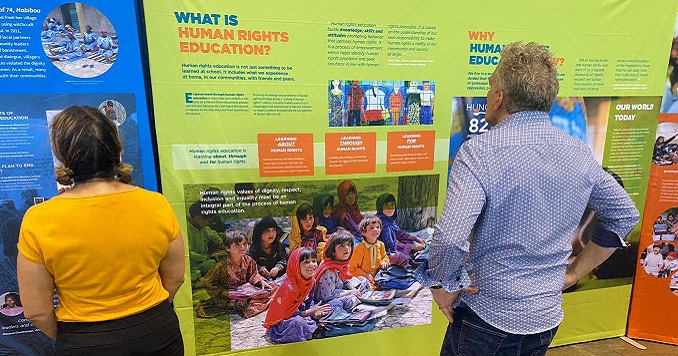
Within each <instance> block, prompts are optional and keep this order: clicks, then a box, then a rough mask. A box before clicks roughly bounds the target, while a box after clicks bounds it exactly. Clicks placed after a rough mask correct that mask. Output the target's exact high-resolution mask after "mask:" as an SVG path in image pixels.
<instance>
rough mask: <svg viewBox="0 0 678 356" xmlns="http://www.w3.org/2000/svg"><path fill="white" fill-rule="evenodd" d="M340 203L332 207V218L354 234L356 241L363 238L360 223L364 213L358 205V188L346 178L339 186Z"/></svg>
mask: <svg viewBox="0 0 678 356" xmlns="http://www.w3.org/2000/svg"><path fill="white" fill-rule="evenodd" d="M337 197H338V198H339V203H337V205H335V206H334V209H332V215H331V216H332V220H334V223H335V224H337V225H338V226H341V227H343V228H344V229H346V230H348V232H350V233H351V234H353V238H354V240H355V242H356V243H357V242H360V241H362V240H363V237H362V234H361V233H360V228H359V227H358V224H360V222H361V221H362V220H363V214H361V213H360V208H359V207H358V189H357V188H356V186H355V184H354V183H353V182H352V181H350V180H345V181H343V182H341V183H339V186H337Z"/></svg>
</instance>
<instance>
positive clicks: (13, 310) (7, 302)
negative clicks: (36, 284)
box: [0, 292, 24, 316]
mask: <svg viewBox="0 0 678 356" xmlns="http://www.w3.org/2000/svg"><path fill="white" fill-rule="evenodd" d="M0 301H2V306H0V313H2V315H5V316H17V315H19V314H21V313H23V312H24V308H23V307H22V306H21V298H19V293H18V292H8V293H4V294H3V295H1V296H0Z"/></svg>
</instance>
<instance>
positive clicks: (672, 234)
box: [652, 207, 678, 242]
mask: <svg viewBox="0 0 678 356" xmlns="http://www.w3.org/2000/svg"><path fill="white" fill-rule="evenodd" d="M676 214H678V207H673V208H669V209H667V210H666V211H664V212H663V213H661V214H659V215H658V216H657V218H656V219H655V220H654V223H653V224H652V240H654V241H671V242H674V241H676V231H678V221H677V220H676Z"/></svg>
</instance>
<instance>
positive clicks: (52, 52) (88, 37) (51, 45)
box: [40, 18, 116, 63]
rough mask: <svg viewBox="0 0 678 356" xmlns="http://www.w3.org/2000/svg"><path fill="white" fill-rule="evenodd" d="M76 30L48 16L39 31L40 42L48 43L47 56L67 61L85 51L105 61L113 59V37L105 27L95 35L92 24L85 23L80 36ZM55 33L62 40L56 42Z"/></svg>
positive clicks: (81, 54) (82, 54) (110, 61)
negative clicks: (83, 30) (60, 36)
mask: <svg viewBox="0 0 678 356" xmlns="http://www.w3.org/2000/svg"><path fill="white" fill-rule="evenodd" d="M78 32H79V31H78V30H77V29H75V28H73V27H71V26H70V25H68V24H67V25H66V26H65V27H64V26H63V25H61V22H59V21H58V20H55V19H54V18H50V19H49V20H48V22H46V23H44V24H43V25H42V31H41V32H40V38H41V40H42V42H43V43H46V44H47V45H48V47H47V49H46V51H48V57H49V58H50V59H51V60H54V61H69V60H74V59H76V58H78V57H83V56H85V55H86V54H87V53H96V54H98V55H100V56H102V57H103V59H104V60H105V63H112V62H113V61H114V57H115V56H114V52H115V51H116V50H115V48H114V47H115V44H114V42H113V38H112V37H109V36H108V30H107V29H105V28H102V29H101V30H100V31H99V34H98V35H97V33H96V32H94V31H93V30H92V26H90V25H86V26H85V32H83V33H82V34H81V36H78V34H77V33H78ZM57 35H62V37H63V41H61V42H57ZM79 37H81V38H79Z"/></svg>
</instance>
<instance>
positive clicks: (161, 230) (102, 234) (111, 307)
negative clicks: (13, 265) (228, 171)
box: [18, 188, 180, 322]
mask: <svg viewBox="0 0 678 356" xmlns="http://www.w3.org/2000/svg"><path fill="white" fill-rule="evenodd" d="M179 232H180V230H179V223H178V222H177V219H176V217H175V216H174V213H173V211H172V208H171V207H170V205H169V203H168V202H167V200H166V199H165V197H163V196H162V195H160V194H158V193H155V192H150V191H147V190H144V189H140V188H135V189H132V190H128V191H124V192H118V193H111V194H102V195H96V196H90V197H60V196H56V197H54V198H52V199H50V200H48V201H46V202H44V203H40V204H38V205H35V206H33V207H31V208H30V209H29V210H28V211H27V212H26V215H25V216H24V219H23V223H22V225H21V233H20V235H19V244H18V248H19V251H20V252H21V254H22V255H24V256H25V257H26V258H28V259H29V260H31V261H33V262H36V263H41V264H44V265H45V267H46V268H47V270H48V271H49V272H50V273H51V274H52V276H53V277H54V283H55V284H56V289H57V295H58V296H59V306H58V307H57V310H56V316H57V319H58V320H59V321H65V322H75V321H77V322H83V321H84V322H92V321H104V320H113V319H119V318H122V317H125V316H129V315H134V314H138V313H140V312H142V311H145V310H147V309H150V308H151V307H153V306H155V305H157V304H159V303H160V302H162V301H164V300H165V299H167V297H168V296H169V293H168V292H167V291H166V290H165V289H164V288H163V287H162V282H161V281H160V274H159V273H158V267H159V264H160V260H161V259H162V258H163V257H165V254H167V250H168V248H169V245H170V243H171V242H172V241H173V240H174V239H176V238H177V236H178V235H179Z"/></svg>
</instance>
